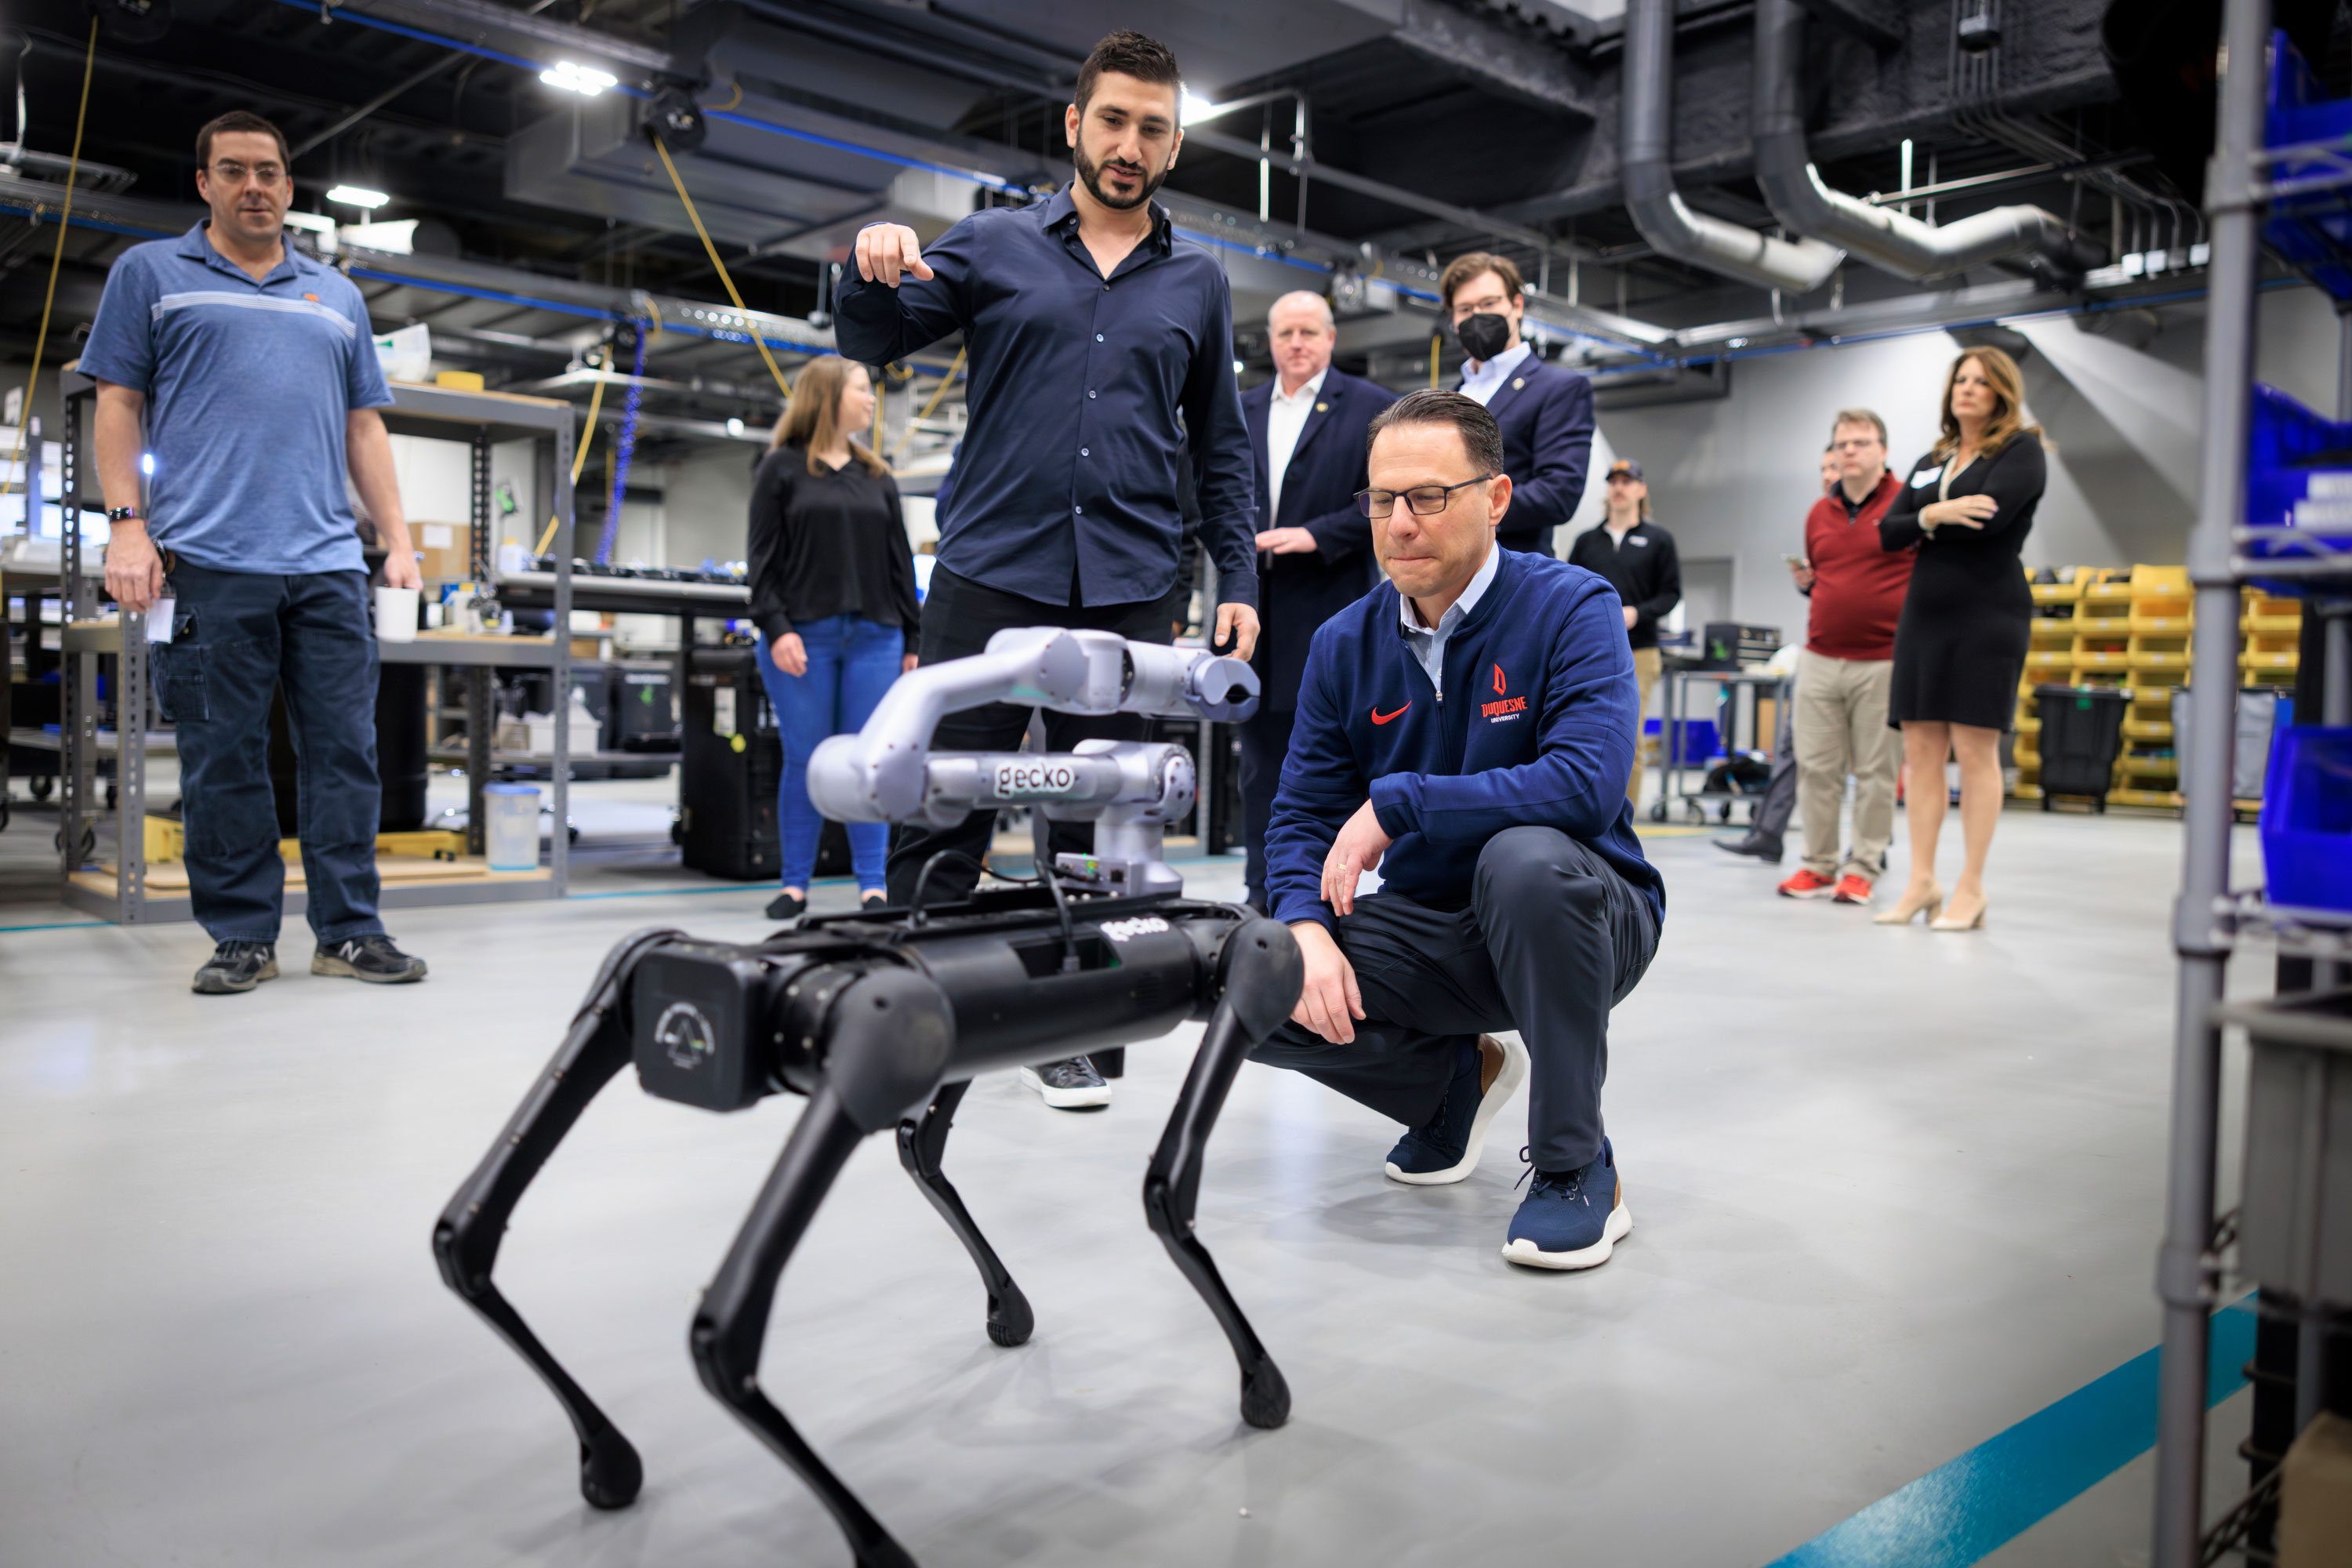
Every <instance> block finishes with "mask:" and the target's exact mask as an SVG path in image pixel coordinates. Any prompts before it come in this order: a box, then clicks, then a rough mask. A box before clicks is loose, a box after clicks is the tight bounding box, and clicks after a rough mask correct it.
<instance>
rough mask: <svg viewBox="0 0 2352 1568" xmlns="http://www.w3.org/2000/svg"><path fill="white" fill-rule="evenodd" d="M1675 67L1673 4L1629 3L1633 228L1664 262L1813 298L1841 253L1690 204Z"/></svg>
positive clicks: (1628, 174) (1627, 110)
mask: <svg viewBox="0 0 2352 1568" xmlns="http://www.w3.org/2000/svg"><path fill="white" fill-rule="evenodd" d="M1674 68H1675V17H1674V0H1627V4H1626V6H1625V65H1624V89H1623V90H1624V95H1625V105H1624V121H1623V132H1622V137H1621V147H1622V159H1623V165H1622V166H1623V171H1624V174H1623V178H1624V187H1625V208H1626V211H1627V212H1628V213H1629V214H1631V215H1632V216H1633V226H1634V227H1636V228H1638V229H1640V230H1641V231H1642V237H1643V238H1644V239H1646V240H1648V241H1649V242H1650V243H1651V245H1653V246H1654V247H1656V248H1657V250H1658V252H1659V254H1660V255H1663V256H1670V257H1672V258H1675V260H1677V261H1681V262H1685V263H1687V264H1689V265H1690V266H1693V267H1698V268H1705V269H1706V270H1707V271H1709V272H1716V273H1720V274H1722V275H1723V276H1724V277H1726V278H1733V279H1738V280H1739V281H1740V282H1742V283H1750V284H1753V285H1755V286H1756V287H1757V288H1759V289H1783V290H1786V291H1787V292H1789V293H1791V294H1808V293H1811V291H1812V290H1813V289H1818V288H1820V287H1821V286H1822V284H1824V283H1826V282H1828V281H1829V278H1830V274H1831V273H1832V272H1834V271H1836V270H1837V268H1838V263H1840V262H1842V261H1843V260H1844V259H1845V252H1843V251H1842V250H1840V249H1838V248H1837V247H1835V246H1831V245H1824V244H1822V242H1820V241H1819V240H1814V239H1804V240H1798V241H1796V242H1794V243H1791V242H1790V241H1788V240H1783V239H1774V238H1772V237H1770V236H1769V235H1762V234H1758V233H1757V232H1756V231H1755V230H1753V229H1749V228H1743V227H1741V226H1739V225H1738V224H1736V223H1730V222H1727V221H1726V220H1725V219H1723V218H1719V217H1712V216H1708V215H1706V214H1705V213H1696V212H1693V211H1691V209H1690V208H1689V207H1688V206H1686V205H1684V203H1683V199H1682V197H1681V195H1679V194H1677V193H1676V192H1675V176H1674V167H1673V152H1674V142H1673V117H1674Z"/></svg>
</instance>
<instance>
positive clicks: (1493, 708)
mask: <svg viewBox="0 0 2352 1568" xmlns="http://www.w3.org/2000/svg"><path fill="white" fill-rule="evenodd" d="M1509 689H1510V683H1509V682H1508V681H1507V680H1505V679H1503V667H1502V666H1501V665H1499V664H1498V665H1496V667H1495V698H1496V700H1494V701H1492V702H1487V703H1482V704H1481V705H1480V706H1479V709H1478V716H1479V717H1480V718H1482V719H1486V720H1490V721H1501V720H1504V719H1509V718H1516V717H1517V715H1519V714H1521V713H1524V712H1526V711H1527V710H1528V700H1527V699H1526V698H1524V697H1506V696H1504V695H1503V693H1504V692H1506V691H1507V690H1509Z"/></svg>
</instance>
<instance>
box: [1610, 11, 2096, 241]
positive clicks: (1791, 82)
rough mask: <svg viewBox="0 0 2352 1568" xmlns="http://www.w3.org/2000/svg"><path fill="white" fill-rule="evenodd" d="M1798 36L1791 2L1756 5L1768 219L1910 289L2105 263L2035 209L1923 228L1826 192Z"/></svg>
mask: <svg viewBox="0 0 2352 1568" xmlns="http://www.w3.org/2000/svg"><path fill="white" fill-rule="evenodd" d="M1804 26H1805V13H1804V10H1803V8H1802V7H1801V5H1799V4H1798V0H1756V54H1755V68H1756V97H1755V104H1756V108H1755V126H1756V183H1757V184H1758V185H1759V186H1761V187H1762V189H1763V192H1764V202H1765V205H1768V206H1769V207H1770V208H1771V209H1772V216H1775V217H1777V218H1779V219H1780V221H1781V222H1782V223H1784V224H1786V225H1788V226H1789V227H1790V228H1791V229H1794V230H1795V231H1796V232H1798V233H1799V234H1802V235H1806V236H1809V237H1811V238H1813V239H1816V240H1823V241H1828V242H1831V243H1833V244H1837V245H1842V246H1843V247H1845V248H1846V249H1847V250H1848V251H1849V252H1851V253H1852V254H1853V255H1854V256H1857V257H1860V258H1862V259H1863V260H1864V261H1867V262H1869V263H1870V264H1871V265H1872V266H1873V267H1875V268H1880V269H1881V270H1883V271H1886V272H1892V273H1893V274H1895V276H1896V277H1897V278H1904V279H1910V280H1911V281H1913V282H1924V281H1926V280H1927V279H1932V278H1944V277H1948V276H1950V275H1951V274H1953V273H1955V272H1962V271H1965V270H1967V269H1968V268H1971V267H1980V266H1982V265H1984V264H1985V263H1986V262H1989V261H1997V260H2000V259H2001V258H2004V257H2019V256H2039V257H2041V258H2042V259H2044V260H2046V261H2048V262H2049V263H2050V264H2051V265H2052V266H2053V268H2056V269H2057V270H2059V271H2060V272H2063V273H2067V274H2070V275H2079V274H2081V273H2082V272H2084V270H2086V269H2087V268H2092V267H2095V266H2097V265H2099V263H2100V262H2102V261H2104V260H2105V253H2104V252H2101V251H2099V250H2097V249H2096V248H2095V247H2089V246H2085V245H2084V244H2083V243H2082V242H2081V241H2079V240H2077V239H2075V238H2074V237H2073V236H2072V235H2070V234H2068V233H2067V232H2066V226H2065V224H2064V223H2063V222H2062V221H2061V220H2060V219H2059V218H2058V217H2056V216H2054V215H2053V214H2051V213H2047V212H2044V211H2043V210H2042V208H2040V207H2032V206H2007V207H1995V208H1993V209H1992V210H1991V211H1990V212H1981V213H1978V214H1976V215H1975V216H1972V217H1964V218H1961V219H1959V220H1958V221H1957V222H1954V223H1948V224H1945V225H1942V226H1929V225H1927V224H1924V223H1921V222H1920V221H1919V220H1918V219H1916V218H1912V217H1906V216H1904V215H1903V214H1901V213H1899V212H1896V211H1895V210H1894V209H1893V208H1891V207H1879V206H1873V205H1870V204H1869V203H1868V202H1864V201H1861V200H1858V199H1857V198H1855V197H1853V196H1850V195H1846V194H1845V193H1844V192H1843V191H1837V190H1832V189H1831V188H1830V187H1829V185H1828V184H1825V183H1824V182H1823V181H1822V176H1821V172H1820V171H1819V170H1817V169H1815V168H1814V167H1813V164H1812V157H1811V153H1810V152H1809V151H1808V150H1807V148H1806V146H1805V117H1804V113H1803V110H1802V109H1801V106H1800V93H1799V88H1798V76H1799V71H1800V69H1801V65H1802V48H1801V45H1802V43H1803V38H1804ZM1629 68H1630V62H1629Z"/></svg>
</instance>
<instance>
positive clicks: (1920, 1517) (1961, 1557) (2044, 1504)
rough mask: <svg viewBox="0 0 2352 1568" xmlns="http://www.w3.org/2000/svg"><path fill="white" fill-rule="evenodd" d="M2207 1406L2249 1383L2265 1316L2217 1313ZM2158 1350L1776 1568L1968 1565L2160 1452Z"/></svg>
mask: <svg viewBox="0 0 2352 1568" xmlns="http://www.w3.org/2000/svg"><path fill="white" fill-rule="evenodd" d="M2209 1343H2210V1352H2209V1353H2208V1355H2207V1358H2206V1370H2205V1402H2206V1404H2208V1405H2219V1404H2220V1403H2221V1401H2222V1400H2224V1399H2227V1398H2228V1397H2229V1396H2230V1395H2231V1394H2235V1393H2236V1392H2238V1390H2239V1389H2241V1388H2242V1387H2244V1386H2245V1377H2244V1374H2243V1373H2242V1371H2241V1370H2240V1369H2241V1368H2242V1367H2243V1366H2244V1365H2245V1363H2247V1362H2248V1361H2250V1360H2252V1357H2253V1353H2254V1314H2253V1311H2252V1309H2251V1307H2249V1306H2248V1305H2247V1304H2246V1303H2244V1302H2240V1303H2238V1304H2236V1305H2233V1306H2231V1307H2227V1308H2224V1309H2223V1310H2221V1311H2219V1312H2216V1313H2215V1314H2214V1315H2213V1331H2212V1334H2211V1335H2210V1340H2209ZM2157 1358H2158V1352H2156V1351H2153V1350H2150V1351H2147V1352H2142V1353H2141V1354H2139V1355H2136V1356H2134V1357H2133V1358H2132V1359H2131V1360H2129V1361H2127V1362H2126V1363H2124V1364H2123V1365H2121V1366H2119V1367H2117V1368H2116V1370H2115V1371H2113V1372H2111V1373H2107V1374H2106V1375H2105V1377H2102V1378H2099V1379H2098V1380H2096V1381H2095V1382H2093V1383H2089V1384H2084V1386H2082V1387H2081V1388H2078V1389H2076V1390H2075V1391H2074V1393H2072V1394H2068V1395H2067V1396H2066V1397H2065V1398H2063V1399H2062V1400H2060V1401H2058V1403H2057V1404H2055V1405H2050V1406H2048V1407H2047V1408H2046V1409H2042V1410H2039V1411H2036V1412H2035V1413H2034V1414H2033V1415H2029V1416H2027V1417H2026V1418H2025V1419H2024V1420H2022V1421H2021V1422H2019V1423H2018V1424H2017V1425H2016V1426H2011V1428H2010V1429H2009V1430H2008V1431H2006V1432H2002V1433H2000V1435H1998V1436H1993V1437H1990V1438H1988V1439H1986V1440H1985V1441H1984V1442H1982V1443H1979V1444H1978V1445H1977V1446H1976V1447H1973V1448H1971V1449H1969V1451H1968V1452H1967V1453H1965V1454H1962V1455H1961V1456H1960V1457H1959V1458H1957V1459H1954V1460H1953V1461H1952V1462H1951V1463H1949V1464H1948V1465H1944V1466H1942V1467H1940V1468H1937V1469H1933V1470H1930V1471H1928V1472H1927V1474H1926V1475H1924V1476H1921V1477H1920V1478H1919V1479H1917V1480H1916V1481H1913V1482H1912V1483H1911V1484H1910V1485H1909V1486H1907V1487H1905V1488H1904V1489H1902V1490H1901V1491H1898V1492H1895V1493H1894V1494H1892V1495H1891V1496H1888V1497H1884V1498H1881V1499H1880V1500H1878V1501H1876V1502H1874V1503H1872V1504H1871V1505H1870V1506H1869V1507H1868V1508H1866V1509H1864V1510H1862V1511H1861V1512H1860V1513H1858V1514H1855V1515H1854V1516H1853V1518H1852V1519H1849V1520H1847V1521H1845V1522H1844V1523H1843V1524H1841V1525H1838V1526H1837V1527H1835V1528H1834V1529H1832V1530H1829V1531H1824V1532H1823V1533H1822V1534H1821V1535H1818V1536H1815V1537H1814V1538H1813V1539H1812V1540H1811V1541H1809V1542H1806V1543H1805V1544H1804V1545H1802V1546H1800V1547H1798V1548H1797V1549H1796V1550H1795V1551H1794V1552H1790V1553H1789V1554H1788V1555H1787V1556H1785V1557H1782V1558H1780V1560H1778V1561H1777V1562H1775V1563H1771V1564H1770V1568H1968V1564H1969V1563H1975V1562H1978V1561H1979V1560H1980V1559H1982V1558H1983V1557H1985V1556H1987V1555H1989V1554H1990V1553H1991V1552H1993V1551H1995V1550H1996V1549H1998V1548H1999V1547H2000V1546H2001V1545H2002V1544H2003V1543H2005V1542H2008V1541H2009V1540H2011V1538H2012V1537H2014V1536H2016V1535H2018V1534H2019V1533H2021V1531H2025V1530H2027V1529H2028V1528H2030V1527H2031V1526H2032V1525H2034V1524H2037V1523H2039V1522H2040V1521H2042V1520H2044V1519H2046V1518H2048V1517H2049V1516H2050V1515H2051V1514H2053V1513H2055V1512H2056V1511H2058V1510H2060V1509H2061V1508H2063V1507H2064V1506H2065V1505H2066V1504H2068V1503H2070V1502H2072V1501H2074V1499H2076V1498H2078V1497H2080V1496H2081V1495H2082V1494H2083V1493H2084V1492H2086V1491H2088V1490H2089V1489H2091V1488H2092V1487H2094V1486H2095V1485H2097V1484H2098V1483H2099V1482H2100V1481H2103V1480H2105V1479H2106V1478H2107V1477H2109V1476H2111V1475H2113V1474H2115V1473H2116V1471H2117V1470H2119V1469H2121V1468H2124V1467H2125V1466H2126V1465H2127V1464H2129V1463H2131V1461H2132V1460H2134V1459H2136V1458H2139V1457H2140V1456H2141V1455H2142V1454H2145V1453H2147V1451H2148V1450H2149V1449H2150V1448H2152V1447H2155V1446H2156V1381H2157V1379H2156V1371H2157Z"/></svg>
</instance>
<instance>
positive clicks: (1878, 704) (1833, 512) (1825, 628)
mask: <svg viewBox="0 0 2352 1568" xmlns="http://www.w3.org/2000/svg"><path fill="white" fill-rule="evenodd" d="M1830 445H1831V450H1832V452H1833V453H1834V454H1835V456H1836V458H1837V464H1838V484H1837V488H1836V489H1832V490H1831V491H1830V493H1829V494H1827V495H1825V496H1823V497H1822V499H1821V500H1818V501H1816V502H1814V503H1813V510H1811V512H1809V513H1807V514H1806V517H1805V559H1804V561H1803V562H1802V563H1800V564H1792V565H1791V566H1790V572H1791V574H1794V576H1795V577H1796V580H1797V591H1798V592H1799V593H1801V594H1803V595H1807V596H1808V597H1810V598H1811V600H1812V614H1811V617H1810V618H1809V621H1808V624H1807V626H1806V629H1805V650H1804V652H1803V654H1802V655H1801V657H1800V658H1799V660H1798V664H1797V698H1796V743H1797V809H1798V811H1799V812H1800V813H1801V815H1802V816H1803V817H1804V819H1805V863H1804V865H1803V866H1802V867H1801V868H1799V869H1798V871H1797V874H1796V875H1795V876H1793V877H1790V879H1788V880H1787V881H1785V882H1783V883H1781V884H1780V894H1781V896H1782V897H1783V898H1790V899H1834V900H1837V901H1838V902H1839V903H1842V904H1867V903H1868V902H1870V889H1871V883H1872V882H1873V881H1874V879H1876V878H1877V876H1878V872H1879V868H1881V866H1883V865H1884V864H1885V858H1886V841H1887V840H1888V839H1889V838H1891V837H1894V833H1895V774H1896V773H1897V771H1898V770H1899V769H1900V768H1901V766H1902V763H1903V747H1902V743H1901V742H1900V741H1899V740H1898V739H1897V738H1896V735H1895V731H1893V730H1890V729H1888V728H1887V727H1886V694H1887V688H1888V686H1889V685H1890V683H1891V682H1892V680H1893V679H1894V674H1895V620H1896V619H1897V618H1898V617H1899V616H1901V615H1902V613H1903V595H1905V593H1906V592H1907V591H1908V590H1909V588H1910V586H1911V552H1908V551H1903V552H1895V553H1889V552H1886V551H1885V550H1883V549H1881V548H1880V547H1879V542H1878V520H1879V519H1880V518H1881V517H1883V516H1885V512H1886V509H1887V508H1888V507H1890V506H1892V505H1894V504H1895V496H1896V495H1897V494H1898V493H1900V491H1901V490H1902V488H1903V487H1902V483H1901V481H1899V480H1898V479H1895V476H1894V475H1893V474H1890V473H1888V472H1887V471H1886V422H1885V420H1883V419H1881V418H1879V416H1877V415H1875V414H1874V413H1872V412H1871V411H1870V410H1869V409H1867V408H1847V409H1842V410H1840V411H1839V413H1838V416H1837V419H1836V420H1835V422H1834V423H1833V424H1832V428H1831V434H1830ZM1848 773H1852V774H1853V780H1854V792H1853V839H1852V847H1850V848H1848V849H1847V850H1846V851H1845V858H1844V861H1843V864H1841V863H1840V861H1839V858H1838V826H1839V822H1838V817H1839V810H1838V808H1839V807H1840V805H1843V802H1844V799H1845V781H1846V775H1847V774H1848Z"/></svg>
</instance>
